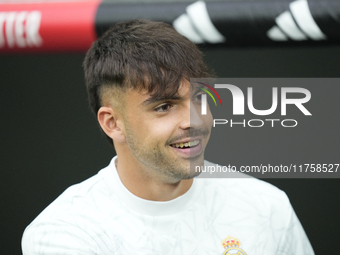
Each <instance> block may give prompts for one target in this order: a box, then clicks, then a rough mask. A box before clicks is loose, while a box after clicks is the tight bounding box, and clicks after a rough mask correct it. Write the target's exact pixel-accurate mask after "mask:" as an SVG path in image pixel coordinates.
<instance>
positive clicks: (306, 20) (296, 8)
mask: <svg viewBox="0 0 340 255" xmlns="http://www.w3.org/2000/svg"><path fill="white" fill-rule="evenodd" d="M289 8H290V11H291V12H292V14H293V16H294V18H295V20H296V23H297V24H298V25H299V27H300V28H301V30H302V31H303V32H305V33H306V34H307V35H308V36H309V37H310V38H311V39H313V40H325V39H326V38H327V36H326V35H325V34H324V33H322V31H321V30H320V28H319V27H318V25H317V24H316V22H315V20H314V19H313V16H312V14H311V13H310V10H309V7H308V3H307V0H298V1H295V2H292V3H290V5H289Z"/></svg>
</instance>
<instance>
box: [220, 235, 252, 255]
mask: <svg viewBox="0 0 340 255" xmlns="http://www.w3.org/2000/svg"><path fill="white" fill-rule="evenodd" d="M222 245H223V247H224V249H226V250H225V251H224V252H223V254H222V255H247V253H245V251H243V250H242V249H240V245H241V242H240V240H238V239H237V238H234V237H232V236H228V237H226V238H225V239H224V240H223V241H222Z"/></svg>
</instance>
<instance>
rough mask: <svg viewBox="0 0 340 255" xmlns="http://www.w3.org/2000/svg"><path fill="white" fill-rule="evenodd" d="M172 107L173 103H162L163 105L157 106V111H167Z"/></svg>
mask: <svg viewBox="0 0 340 255" xmlns="http://www.w3.org/2000/svg"><path fill="white" fill-rule="evenodd" d="M171 107H172V105H170V104H162V105H161V106H159V107H157V108H156V109H155V111H156V112H167V111H169V110H170V108H171Z"/></svg>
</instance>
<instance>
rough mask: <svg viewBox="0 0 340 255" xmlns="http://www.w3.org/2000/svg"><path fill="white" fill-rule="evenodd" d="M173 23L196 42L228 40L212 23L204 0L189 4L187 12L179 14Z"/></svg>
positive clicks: (181, 32)
mask: <svg viewBox="0 0 340 255" xmlns="http://www.w3.org/2000/svg"><path fill="white" fill-rule="evenodd" d="M172 25H173V27H174V28H175V29H176V30H177V32H178V33H180V34H182V35H184V36H185V37H187V38H188V39H189V40H190V41H192V42H194V43H196V44H200V43H205V42H207V43H223V42H225V41H226V39H225V37H224V36H223V35H222V34H221V33H220V32H219V31H218V30H217V29H216V27H215V26H214V24H213V23H212V21H211V19H210V17H209V13H208V11H207V7H206V4H205V2H203V1H197V2H195V3H193V4H190V5H189V6H187V8H186V13H185V14H182V15H181V16H179V17H178V18H177V19H176V20H175V21H174V22H173V24H172Z"/></svg>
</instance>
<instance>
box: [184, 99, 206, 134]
mask: <svg viewBox="0 0 340 255" xmlns="http://www.w3.org/2000/svg"><path fill="white" fill-rule="evenodd" d="M202 124H203V119H202V115H201V108H200V107H197V106H196V105H195V104H193V103H192V102H191V101H190V102H189V103H188V104H186V106H185V107H184V109H183V115H182V122H181V128H182V129H188V128H197V129H198V128H200V127H201V126H202Z"/></svg>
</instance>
